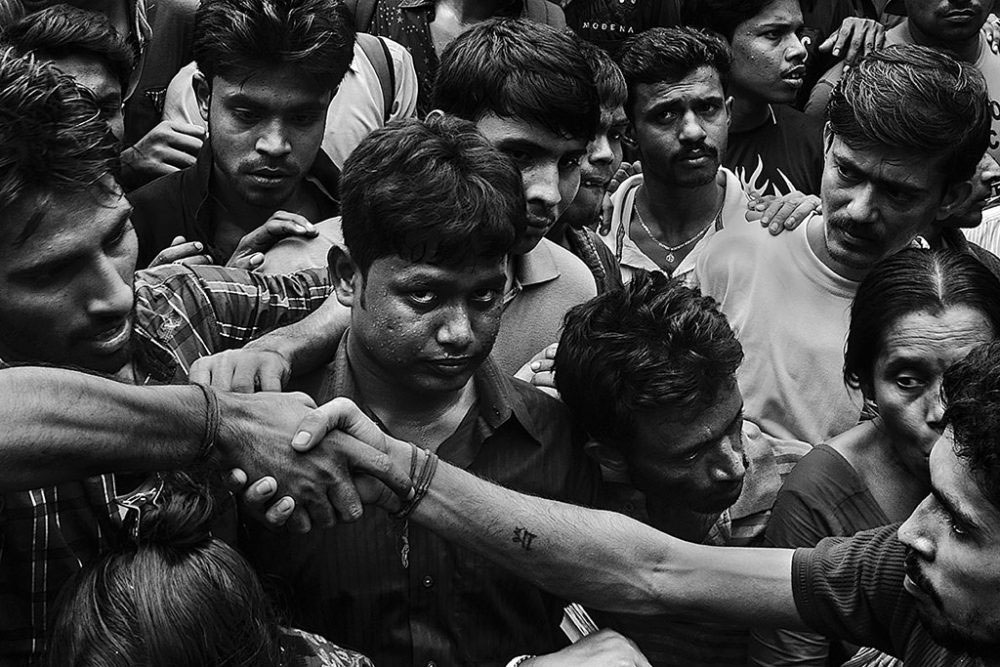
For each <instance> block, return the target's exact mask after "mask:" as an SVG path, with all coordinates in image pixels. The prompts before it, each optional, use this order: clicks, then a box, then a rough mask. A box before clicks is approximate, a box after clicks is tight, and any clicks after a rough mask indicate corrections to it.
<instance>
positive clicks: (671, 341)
mask: <svg viewBox="0 0 1000 667" xmlns="http://www.w3.org/2000/svg"><path fill="white" fill-rule="evenodd" d="M742 361H743V348H742V347H741V346H740V343H739V341H737V340H736V336H735V335H734V334H733V330H732V329H731V328H730V326H729V323H728V322H727V321H726V317H725V315H723V314H722V313H721V312H720V311H719V309H718V304H716V302H715V300H714V299H712V298H711V297H705V296H702V295H701V294H700V293H699V292H698V290H695V289H691V288H689V287H685V286H684V285H683V284H682V283H681V282H679V281H670V280H668V279H667V278H666V277H665V276H663V275H662V274H659V273H647V272H644V271H638V272H636V273H635V275H634V276H633V278H632V281H631V282H630V283H629V284H628V285H626V286H625V287H624V288H623V289H620V290H615V291H611V292H608V293H605V294H602V295H600V296H598V297H595V298H594V299H591V300H590V301H588V302H587V303H585V304H581V305H579V306H576V307H575V308H573V309H572V310H571V311H570V312H569V313H568V314H567V315H566V322H565V326H564V328H563V333H562V337H561V338H560V340H559V347H558V350H557V352H556V359H555V373H556V375H555V376H556V386H557V388H558V389H559V393H560V394H561V396H562V399H563V401H564V402H565V403H566V405H568V406H569V408H570V410H571V411H572V412H573V414H574V416H575V417H576V418H577V419H579V420H580V422H581V424H582V425H583V427H584V428H585V429H586V430H587V431H588V432H589V433H590V435H591V436H592V437H593V438H595V439H597V440H600V441H602V442H605V443H608V444H616V445H618V444H621V445H627V444H628V442H629V440H631V439H632V438H633V437H634V436H635V428H636V427H635V417H636V414H637V413H641V412H643V411H648V410H654V409H655V410H658V411H662V412H664V413H666V414H667V415H670V418H671V419H672V420H676V421H680V422H683V423H688V422H690V421H692V420H693V419H695V418H697V416H698V415H699V413H701V412H702V411H703V410H705V408H707V407H709V406H710V405H712V403H713V401H715V400H716V397H717V396H718V395H719V392H720V390H722V389H724V388H727V387H731V386H733V384H734V383H735V382H736V378H735V374H736V369H737V368H738V367H739V365H740V362H742Z"/></svg>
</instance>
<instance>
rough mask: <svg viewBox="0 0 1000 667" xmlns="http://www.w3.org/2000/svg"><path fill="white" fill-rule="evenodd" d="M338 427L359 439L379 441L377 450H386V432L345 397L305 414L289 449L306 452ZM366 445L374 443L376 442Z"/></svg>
mask: <svg viewBox="0 0 1000 667" xmlns="http://www.w3.org/2000/svg"><path fill="white" fill-rule="evenodd" d="M337 429H340V430H342V431H344V432H346V433H349V434H351V435H352V436H354V437H356V438H358V439H360V440H365V441H367V439H368V438H373V439H376V440H379V443H378V444H380V445H381V447H382V449H381V450H380V451H385V447H386V443H385V434H383V433H382V432H381V431H379V430H378V427H377V426H375V424H374V422H372V420H371V419H369V418H368V417H367V416H366V415H365V413H363V412H362V411H361V409H360V408H358V406H357V405H355V403H354V402H353V401H351V400H349V399H346V398H335V399H333V400H332V401H330V402H329V403H325V404H323V405H322V406H321V407H319V408H316V409H315V410H313V411H312V412H310V413H309V414H308V415H306V416H305V417H304V418H303V419H302V422H301V423H300V424H299V428H298V431H297V432H296V434H295V437H294V438H293V439H292V448H293V449H294V450H295V451H297V452H307V451H309V450H310V449H312V448H313V447H315V446H316V445H317V444H318V443H319V442H320V441H321V440H322V439H323V438H324V437H326V435H327V433H329V432H331V431H333V430H337ZM379 436H381V438H379ZM369 444H372V445H373V446H374V445H375V444H376V443H369Z"/></svg>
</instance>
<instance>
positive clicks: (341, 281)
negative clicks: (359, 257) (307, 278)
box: [326, 245, 363, 308]
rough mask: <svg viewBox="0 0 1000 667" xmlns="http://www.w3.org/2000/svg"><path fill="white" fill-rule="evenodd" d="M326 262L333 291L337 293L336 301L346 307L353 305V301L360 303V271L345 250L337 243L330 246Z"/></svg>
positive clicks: (361, 285) (361, 288)
mask: <svg viewBox="0 0 1000 667" xmlns="http://www.w3.org/2000/svg"><path fill="white" fill-rule="evenodd" d="M326 262H327V271H329V273H330V282H331V283H333V288H334V291H335V292H336V294H337V301H339V302H340V304H341V305H343V306H347V307H348V308H350V307H352V306H354V304H355V302H357V303H358V305H361V304H360V299H361V292H362V290H363V284H362V283H363V281H362V279H361V271H359V270H358V267H357V265H356V264H355V263H354V260H353V259H351V256H350V254H348V252H347V250H346V249H345V248H343V247H341V246H339V245H333V246H330V251H329V252H328V253H327V254H326Z"/></svg>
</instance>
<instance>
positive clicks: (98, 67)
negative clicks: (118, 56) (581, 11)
mask: <svg viewBox="0 0 1000 667" xmlns="http://www.w3.org/2000/svg"><path fill="white" fill-rule="evenodd" d="M52 64H53V65H55V66H56V68H57V69H58V70H59V71H60V72H63V73H64V74H69V75H70V76H72V77H73V78H74V79H76V82H77V83H78V84H80V85H81V86H83V87H84V88H88V89H90V91H91V92H92V93H94V96H95V97H96V98H97V105H98V107H99V108H100V109H101V117H103V118H104V120H105V121H106V122H107V124H108V126H109V127H110V128H111V133H112V134H114V135H115V137H117V138H118V139H121V138H122V137H123V136H124V135H125V117H124V115H123V111H122V86H121V82H120V81H119V80H118V78H117V77H116V76H115V75H114V73H113V72H112V71H111V68H110V67H108V65H107V63H105V62H104V61H103V60H101V59H100V58H95V57H93V56H83V55H77V56H67V57H65V58H57V59H55V60H53V61H52Z"/></svg>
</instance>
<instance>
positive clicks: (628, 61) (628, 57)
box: [618, 28, 732, 117]
mask: <svg viewBox="0 0 1000 667" xmlns="http://www.w3.org/2000/svg"><path fill="white" fill-rule="evenodd" d="M731 62H732V58H731V57H730V54H729V47H728V46H727V45H726V43H725V42H723V41H722V40H721V39H719V38H718V37H716V36H715V35H711V34H709V33H707V32H703V31H701V30H695V29H693V28H651V29H650V30H647V31H645V32H642V33H639V34H638V35H636V36H634V37H630V38H629V39H628V40H627V41H626V42H625V44H624V45H623V46H622V49H621V51H620V52H619V54H618V63H619V64H620V65H621V70H622V74H623V75H624V76H625V84H626V85H627V86H628V103H627V104H626V106H625V111H626V113H628V114H629V117H631V116H632V106H633V103H634V102H635V95H636V88H637V87H638V86H639V84H643V83H644V84H656V83H663V82H666V83H673V82H675V81H680V80H681V79H683V78H684V77H686V76H687V75H689V74H691V73H692V72H694V71H695V70H697V69H698V68H700V67H710V68H712V69H714V70H715V71H717V72H718V73H719V79H720V80H721V81H722V86H723V89H725V88H726V86H727V84H728V81H729V68H730V65H731Z"/></svg>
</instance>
